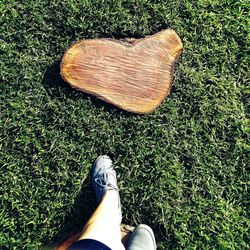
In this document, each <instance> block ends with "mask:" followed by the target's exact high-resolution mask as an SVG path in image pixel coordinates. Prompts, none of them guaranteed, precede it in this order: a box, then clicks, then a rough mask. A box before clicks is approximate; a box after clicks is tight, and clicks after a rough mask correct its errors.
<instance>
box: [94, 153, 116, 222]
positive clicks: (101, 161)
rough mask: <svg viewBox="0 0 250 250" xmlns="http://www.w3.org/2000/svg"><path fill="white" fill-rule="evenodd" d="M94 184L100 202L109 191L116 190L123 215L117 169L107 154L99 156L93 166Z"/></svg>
mask: <svg viewBox="0 0 250 250" xmlns="http://www.w3.org/2000/svg"><path fill="white" fill-rule="evenodd" d="M92 186H93V189H94V191H95V195H96V199H97V202H98V204H99V203H100V202H101V200H102V198H103V196H104V194H105V193H106V192H107V191H109V190H114V191H116V193H117V196H118V209H119V214H120V217H121V204H120V195H119V189H118V185H117V178H116V171H115V169H114V166H113V164H112V160H111V159H110V158H109V157H108V156H107V155H101V156H99V157H98V158H97V159H96V161H95V163H94V165H93V167H92Z"/></svg>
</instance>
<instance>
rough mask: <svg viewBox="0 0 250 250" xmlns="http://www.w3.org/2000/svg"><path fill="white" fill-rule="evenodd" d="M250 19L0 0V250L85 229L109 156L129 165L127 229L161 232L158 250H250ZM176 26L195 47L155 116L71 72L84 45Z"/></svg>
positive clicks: (226, 12) (228, 10) (117, 3)
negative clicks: (115, 103)
mask: <svg viewBox="0 0 250 250" xmlns="http://www.w3.org/2000/svg"><path fill="white" fill-rule="evenodd" d="M247 13H249V3H248V1H247V0H238V1H235V0H225V1H219V0H197V1H191V0H189V1H188V0H175V1H166V0H154V1H153V0H151V1H149V0H140V1H135V0H81V1H79V0H62V1H56V0H52V1H49V0H36V1H34V0H26V1H14V0H2V1H0V249H3V250H4V249H40V248H41V247H42V246H49V245H53V244H54V243H55V242H57V241H58V239H60V238H62V237H65V236H66V235H67V234H68V233H69V232H71V231H72V230H73V229H74V228H77V229H80V228H81V226H83V223H84V222H85V221H86V219H87V218H88V216H89V215H90V214H91V212H92V211H93V210H94V208H95V206H96V204H95V199H94V197H93V192H92V190H91V186H90V180H89V170H90V166H91V163H92V162H93V160H94V159H95V158H96V157H97V156H98V155H99V154H108V155H110V156H111V157H112V158H113V159H114V161H115V164H116V165H117V169H118V170H117V171H118V174H119V186H120V189H121V200H122V204H123V222H124V223H126V224H131V225H137V224H139V223H146V224H149V225H150V226H151V227H152V228H153V229H154V232H155V235H156V240H157V245H158V249H160V250H161V249H162V250H164V249H249V248H250V243H249V242H250V237H249V230H250V228H249V227H250V220H249V182H250V178H249V172H247V166H249V164H250V162H249V155H247V154H249V149H250V145H249V119H248V118H247V115H249V100H247V95H248V94H249V93H250V91H249V88H248V87H249V86H247V80H248V79H247V67H249V57H248V55H247V50H248V48H249V19H247V15H248V14H247ZM169 27H170V28H173V29H175V30H176V32H177V33H178V34H179V35H180V37H181V38H182V40H183V44H184V49H185V50H184V53H183V54H182V56H181V58H180V60H179V62H178V64H177V66H176V71H175V78H174V87H173V89H172V92H171V94H170V96H169V97H168V98H167V99H166V100H165V101H164V103H163V104H162V105H161V106H160V107H159V108H158V109H157V110H156V111H155V112H153V113H151V114H149V115H144V116H143V115H135V114H131V113H127V112H125V111H121V110H119V109H117V108H114V107H111V106H109V105H106V104H105V103H104V102H102V101H99V100H97V99H96V98H93V97H91V96H89V95H86V94H84V93H81V92H78V91H76V90H73V89H71V88H70V87H69V86H68V85H67V84H65V83H64V82H63V81H62V80H61V78H60V76H59V63H60V60H61V58H62V55H63V53H64V52H65V50H66V49H67V48H68V47H69V45H70V44H71V43H72V42H73V41H77V40H79V39H83V38H97V37H113V38H117V39H119V38H124V37H136V38H137V37H143V36H145V35H150V34H153V33H155V32H157V31H160V30H162V29H165V28H169ZM82 180H84V181H83V182H82Z"/></svg>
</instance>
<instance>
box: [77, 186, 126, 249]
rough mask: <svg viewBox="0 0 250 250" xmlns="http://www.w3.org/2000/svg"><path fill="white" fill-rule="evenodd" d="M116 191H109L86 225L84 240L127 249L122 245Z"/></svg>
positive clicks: (113, 247)
mask: <svg viewBox="0 0 250 250" xmlns="http://www.w3.org/2000/svg"><path fill="white" fill-rule="evenodd" d="M117 204H118V196H117V193H116V191H114V190H110V191H107V192H106V194H105V195H104V197H103V199H102V201H101V203H100V205H99V206H98V208H97V209H96V210H95V212H94V213H93V215H92V216H91V218H90V219H89V220H88V222H87V223H86V225H85V227H84V229H83V233H82V236H81V237H80V240H82V239H95V240H98V241H100V242H102V243H104V244H105V245H107V246H108V247H110V248H111V249H115V250H116V249H117V250H119V249H125V248H124V246H123V245H122V243H121V231H120V221H119V220H120V217H119V213H118V209H117Z"/></svg>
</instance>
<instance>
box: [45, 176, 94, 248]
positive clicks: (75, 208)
mask: <svg viewBox="0 0 250 250" xmlns="http://www.w3.org/2000/svg"><path fill="white" fill-rule="evenodd" d="M88 176H89V175H88ZM96 206H97V204H96V201H95V198H94V193H93V190H92V186H91V182H90V177H87V178H86V179H85V180H84V181H83V183H82V188H81V190H80V192H79V194H78V196H77V197H76V199H75V202H74V204H73V205H72V206H70V207H69V208H68V213H67V214H66V216H65V217H64V218H63V219H62V223H61V224H62V225H63V227H62V228H60V229H59V230H58V233H57V235H55V236H54V237H53V238H52V239H51V238H48V239H44V241H43V245H44V246H45V247H46V248H49V249H51V248H54V247H55V246H58V245H60V244H61V243H63V242H64V241H65V240H67V239H68V238H69V237H71V236H72V235H75V234H78V233H80V232H81V231H82V229H83V226H84V225H85V224H86V222H87V220H88V219H89V218H90V216H91V215H92V213H93V212H94V210H95V209H96ZM48 242H50V243H49V245H48Z"/></svg>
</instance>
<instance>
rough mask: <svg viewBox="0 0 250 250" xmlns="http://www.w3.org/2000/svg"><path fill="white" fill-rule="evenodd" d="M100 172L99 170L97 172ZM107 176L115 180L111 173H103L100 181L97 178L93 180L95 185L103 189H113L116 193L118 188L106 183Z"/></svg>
mask: <svg viewBox="0 0 250 250" xmlns="http://www.w3.org/2000/svg"><path fill="white" fill-rule="evenodd" d="M99 171H100V170H99ZM108 175H112V176H113V178H114V179H115V178H116V177H115V174H113V173H109V174H108V173H107V172H104V173H103V175H102V177H103V178H102V179H101V178H100V177H99V178H95V183H96V184H98V185H99V186H101V187H103V188H105V187H106V188H107V187H108V188H110V189H115V190H117V191H118V188H117V187H115V186H114V185H113V184H111V183H110V182H107V180H108Z"/></svg>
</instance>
